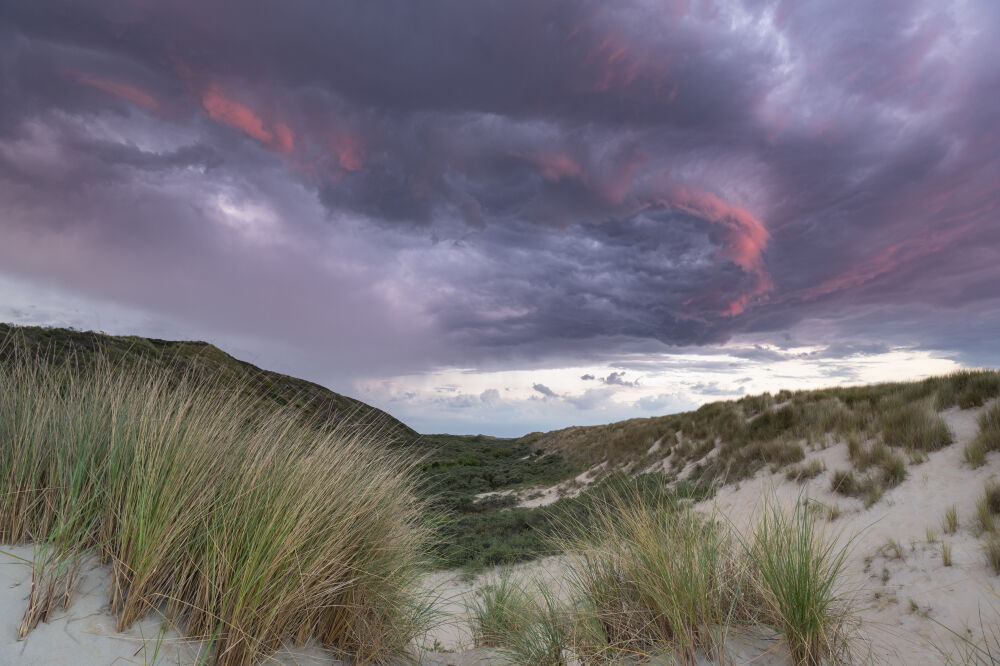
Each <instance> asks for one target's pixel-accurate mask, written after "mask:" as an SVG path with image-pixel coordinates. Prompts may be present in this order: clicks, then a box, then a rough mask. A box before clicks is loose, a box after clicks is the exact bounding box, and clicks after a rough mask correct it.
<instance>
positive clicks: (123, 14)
mask: <svg viewBox="0 0 1000 666" xmlns="http://www.w3.org/2000/svg"><path fill="white" fill-rule="evenodd" d="M998 29H1000V10H998V9H997V5H996V3H992V2H988V1H987V0H978V1H977V0H968V1H965V2H960V3H948V4H947V6H945V5H944V4H943V3H938V2H932V1H931V0H893V1H892V2H889V3H880V6H879V7H878V8H876V7H875V6H874V5H873V4H872V3H868V2H862V1H860V0H858V1H856V2H845V3H835V4H833V5H829V6H823V4H822V3H792V2H786V1H782V2H769V1H764V0H742V1H741V0H730V1H719V2H699V1H698V0H683V1H676V2H674V1H667V2H655V3H654V2H647V1H640V0H635V1H629V2H619V3H608V2H604V1H596V0H595V1H593V2H560V1H556V2H545V3H541V2H537V1H535V0H513V1H511V0H506V1H503V2H477V3H469V2H461V1H453V2H445V1H439V2H428V3H419V4H415V3H412V2H405V1H402V0H400V1H397V2H365V3H353V4H349V5H346V6H345V5H343V4H339V3H338V4H332V3H327V2H318V1H317V2H299V3H294V4H289V3H278V2H272V1H269V0H259V1H255V2H248V3H240V4H239V5H238V6H237V5H233V4H230V3H215V2H195V1H193V0H181V1H179V2H170V3H161V2H153V1H152V0H128V1H126V0H121V1H118V0H94V1H92V2H87V3H77V2H58V1H57V2H48V3H17V2H0V97H2V99H3V103H2V104H0V232H2V234H3V243H0V272H3V273H4V274H6V275H7V276H8V277H10V278H11V279H17V280H22V281H24V282H26V283H29V284H33V285H47V286H54V287H58V288H62V289H68V290H72V291H73V292H74V293H78V294H80V295H81V296H83V297H86V298H91V299H98V300H102V301H106V302H109V303H113V304H116V307H117V306H121V307H126V308H134V309H136V310H142V311H143V312H153V313H156V314H157V316H158V317H162V318H163V319H165V320H169V321H173V322H183V324H177V325H178V326H180V327H181V328H184V327H187V330H193V331H197V332H199V333H201V334H202V335H203V336H209V335H211V336H216V337H218V338H220V339H237V338H239V339H242V340H256V342H255V343H252V344H251V346H254V345H256V348H257V349H264V348H269V349H280V350H282V351H280V352H274V355H275V357H276V358H277V359H278V360H279V364H280V363H284V365H285V366H287V367H289V368H294V369H296V370H297V371H299V372H304V373H305V374H310V375H312V376H313V377H316V378H321V379H322V378H325V379H327V380H328V381H329V382H333V383H335V384H337V385H338V387H340V388H343V385H344V384H345V383H350V382H352V381H355V380H357V378H359V377H362V376H365V377H370V376H389V375H398V374H404V373H419V372H427V371H429V370H432V369H435V368H442V367H462V368H480V369H484V368H485V369H488V368H494V367H496V366H498V365H502V364H510V363H518V364H521V365H522V366H530V365H532V364H535V365H538V364H542V365H545V364H548V365H549V366H551V367H555V366H556V365H560V364H561V366H562V367H568V366H571V365H579V360H580V359H593V358H598V357H600V358H605V357H608V358H610V357H621V356H622V355H628V354H637V353H639V354H642V353H656V354H660V353H664V352H667V351H669V350H670V349H677V348H678V347H679V346H680V347H689V346H695V347H698V346H702V347H713V346H718V345H725V344H727V343H729V342H730V341H733V340H737V339H744V338H748V337H749V338H753V339H755V340H757V339H760V340H774V341H778V342H779V343H780V341H781V340H783V339H784V337H785V336H788V335H791V333H790V332H792V331H794V332H795V335H797V336H803V335H805V336H807V337H808V338H809V339H801V338H800V339H799V340H798V342H800V343H810V344H812V343H816V342H823V343H828V344H833V343H834V342H841V343H849V344H858V345H863V344H867V343H870V342H871V341H878V342H880V343H884V344H896V345H905V346H910V347H922V348H931V349H947V350H950V351H952V352H954V353H956V354H958V355H959V356H960V357H961V358H962V359H963V360H964V361H965V362H969V363H997V362H998V361H1000V359H998V358H997V353H996V351H995V350H993V349H992V348H991V345H990V344H989V340H990V333H989V331H994V330H995V328H994V326H995V325H996V324H997V323H1000V303H998V297H1000V289H998V288H997V285H998V284H1000V261H998V258H1000V257H998V252H1000V209H998V204H1000V160H998V159H997V158H996V155H998V154H1000V125H998V123H997V119H998V118H1000V43H998V42H997V41H996V39H995V38H994V36H995V34H996V31H997V30H998ZM956 321H961V322H962V323H963V326H962V327H961V329H960V330H958V329H957V328H956V326H955V322H956ZM992 339H993V340H995V334H994V335H993V338H992ZM281 359H284V360H283V361H282V360H281ZM618 367H620V366H618V365H614V366H613V367H611V366H609V369H608V370H607V372H604V374H603V375H600V376H598V375H595V377H597V379H595V380H594V383H595V385H594V386H593V387H592V390H611V389H612V388H621V387H623V386H626V385H627V384H628V382H633V381H635V378H634V377H633V376H632V375H629V376H625V375H619V374H617V373H618V372H620V371H621V370H614V368H618ZM608 372H611V374H608ZM601 377H603V379H601ZM601 382H603V384H601V386H597V385H596V384H598V383H601ZM534 383H536V384H537V386H536V387H535V393H536V394H537V395H538V397H539V398H545V397H549V398H552V399H554V398H555V397H556V396H555V392H554V391H553V389H551V388H548V387H547V386H546V385H545V384H544V383H541V382H534ZM584 383H585V382H583V381H581V387H583V384H584ZM526 386H527V388H528V389H530V388H531V383H529V384H527V385H526ZM539 386H541V387H542V388H545V389H546V390H548V391H550V392H553V396H547V395H544V394H545V391H542V390H541V389H539V388H538V387H539ZM484 390H485V389H484ZM582 390H584V389H583V388H581V391H582ZM583 395H584V394H583V393H581V394H580V396H581V398H580V399H582V396H583ZM594 395H597V394H591V396H592V397H593V396H594ZM474 397H475V398H476V400H479V396H478V395H476V396H474ZM647 398H648V399H649V400H650V401H653V397H649V396H647ZM499 401H500V396H495V395H493V394H490V395H489V396H488V397H486V398H483V399H482V400H480V401H479V403H477V404H479V405H484V406H487V407H488V406H489V405H496V404H498V403H499ZM649 404H653V402H650V403H649ZM664 404H666V403H664Z"/></svg>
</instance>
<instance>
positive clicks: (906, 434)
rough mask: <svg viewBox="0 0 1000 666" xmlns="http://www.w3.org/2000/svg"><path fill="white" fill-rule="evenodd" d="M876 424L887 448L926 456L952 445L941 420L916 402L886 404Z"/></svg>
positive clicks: (949, 435) (948, 432) (926, 407)
mask: <svg viewBox="0 0 1000 666" xmlns="http://www.w3.org/2000/svg"><path fill="white" fill-rule="evenodd" d="M879 421H880V425H881V426H882V437H883V439H884V440H885V443H886V444H888V445H889V446H898V447H901V448H904V449H907V450H917V451H923V452H925V453H926V452H928V451H937V450H938V449H940V448H943V447H945V446H947V445H949V444H951V442H952V436H951V431H949V430H948V426H947V424H945V422H944V420H943V419H942V418H941V417H940V416H938V415H937V414H936V413H935V412H933V411H932V410H931V409H930V408H929V407H928V406H926V405H924V404H922V403H919V402H916V403H914V402H908V403H897V404H888V405H885V406H884V407H883V408H882V412H881V414H880V416H879Z"/></svg>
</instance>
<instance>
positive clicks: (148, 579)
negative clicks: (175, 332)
mask: <svg viewBox="0 0 1000 666" xmlns="http://www.w3.org/2000/svg"><path fill="white" fill-rule="evenodd" d="M7 344H8V345H9V346H7V347H6V348H4V349H3V350H2V351H3V352H4V353H3V354H0V356H3V357H4V358H3V360H4V362H3V363H0V385H2V386H3V391H2V392H0V542H4V543H21V542H34V543H35V544H36V545H37V548H36V557H35V562H34V570H33V578H34V582H35V583H36V584H35V586H34V590H33V591H32V594H31V596H30V598H29V601H28V607H27V609H26V612H25V616H24V619H23V622H22V624H21V626H20V628H19V633H20V635H24V634H25V633H27V632H28V631H30V630H31V628H32V627H33V626H34V625H35V624H36V623H37V622H38V621H40V620H43V619H44V618H45V617H46V616H47V615H48V614H49V613H50V612H52V611H53V610H55V609H57V608H61V607H63V606H65V605H66V604H67V603H68V602H69V598H70V596H71V594H72V590H73V584H74V582H75V579H76V577H75V572H76V567H77V563H78V562H79V561H80V560H81V558H82V557H84V556H86V555H87V554H89V553H96V554H97V555H98V556H100V557H101V558H102V559H104V560H106V561H109V562H110V564H111V571H112V584H111V590H110V604H111V609H112V611H113V612H114V613H115V614H117V616H118V626H119V628H120V629H124V628H126V627H128V626H129V625H131V624H132V623H133V622H135V621H136V620H139V619H141V618H143V617H144V616H146V615H147V614H148V613H149V612H150V611H151V610H154V609H160V608H163V609H164V610H165V614H166V617H167V619H168V621H170V622H172V623H176V624H177V625H178V626H180V627H182V628H184V630H185V631H186V633H187V635H189V636H191V637H195V638H208V637H212V639H213V646H214V648H215V655H214V661H215V663H217V664H246V663H251V662H255V661H259V660H261V659H265V658H266V657H267V656H268V655H269V654H271V653H272V652H273V651H274V650H275V649H277V647H278V646H279V645H280V644H282V643H284V642H288V643H292V644H298V643H301V642H303V641H306V640H308V639H315V640H317V641H318V642H319V643H321V644H323V645H326V646H328V647H330V648H332V649H333V650H335V651H338V652H340V653H342V654H344V655H345V656H350V657H352V658H354V659H357V660H360V661H366V660H367V661H372V660H379V659H386V658H388V657H389V656H391V655H392V654H395V653H397V652H399V651H401V650H403V649H404V648H405V647H406V646H407V645H408V644H409V642H410V640H411V639H412V638H413V636H415V635H417V634H418V633H419V632H420V631H421V630H422V627H423V624H424V622H425V621H426V620H427V613H426V609H425V607H424V606H423V605H422V604H421V603H420V602H419V601H418V599H417V597H416V593H415V589H416V583H417V576H418V575H419V574H420V572H421V570H422V567H423V556H422V554H421V553H422V552H423V551H424V546H425V543H426V537H427V532H426V530H425V528H424V527H423V526H422V525H423V523H424V517H423V516H424V506H423V504H422V503H421V502H420V501H418V500H417V499H415V497H414V496H413V495H412V493H411V491H410V488H411V487H412V486H413V485H414V484H413V471H414V465H415V464H416V463H415V462H414V461H413V458H412V457H407V458H404V457H403V456H402V455H401V454H395V453H392V452H391V451H390V450H388V449H387V448H385V447H384V446H383V445H382V444H381V443H380V440H379V438H378V433H376V432H373V431H370V430H368V431H365V430H361V429H352V430H343V429H342V430H336V429H333V430H331V429H330V428H327V427H325V426H324V425H323V424H321V423H317V422H313V421H306V420H304V419H303V418H302V417H301V416H300V413H301V412H296V411H293V409H294V408H293V407H287V408H282V407H277V406H275V405H274V403H266V404H265V403H264V402H262V401H261V399H260V398H259V397H258V396H257V395H256V394H255V392H254V390H253V389H254V387H251V386H250V384H251V383H252V381H253V377H249V376H248V377H246V378H244V379H243V380H240V381H221V380H220V379H219V376H218V375H215V374H212V373H211V372H208V371H204V372H199V371H195V370H187V371H184V372H175V371H173V370H172V369H170V368H166V369H165V368H164V367H163V366H161V365H154V364H152V363H150V362H145V361H142V360H138V361H135V360H133V361H130V362H124V361H122V362H118V363H112V362H111V361H109V360H108V359H107V358H105V357H102V356H100V354H95V355H94V356H93V357H91V358H88V363H87V365H86V366H81V365H78V364H76V363H74V362H73V359H72V358H70V359H69V360H68V361H66V362H65V363H58V364H53V363H51V362H49V361H47V360H42V359H41V358H39V357H37V356H34V355H33V354H30V353H28V352H26V351H24V350H23V349H21V348H18V347H16V346H10V345H16V343H15V342H11V341H8V342H7Z"/></svg>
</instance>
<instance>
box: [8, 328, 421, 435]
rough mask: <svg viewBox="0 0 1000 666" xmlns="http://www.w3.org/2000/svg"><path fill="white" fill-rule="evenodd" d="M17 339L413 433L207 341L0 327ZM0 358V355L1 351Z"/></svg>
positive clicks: (66, 355)
mask: <svg viewBox="0 0 1000 666" xmlns="http://www.w3.org/2000/svg"><path fill="white" fill-rule="evenodd" d="M15 338H16V339H17V340H18V341H19V342H21V343H23V344H24V346H25V347H26V348H28V349H32V350H34V351H36V352H38V353H41V354H42V355H44V356H46V357H49V358H51V359H52V360H54V361H56V362H61V361H65V360H68V359H74V360H75V361H76V362H77V363H79V364H81V365H82V366H84V367H86V366H87V365H89V364H91V363H92V362H93V359H94V358H95V357H96V355H97V353H98V352H100V353H101V354H103V355H104V356H105V357H107V359H108V360H110V361H111V362H113V363H124V364H126V365H133V364H135V363H136V362H138V361H150V362H153V363H156V364H157V365H161V366H164V367H168V368H170V369H171V370H172V371H173V372H175V373H176V374H177V375H180V374H182V373H184V372H185V371H192V370H198V371H202V372H207V373H209V374H211V375H214V376H216V377H217V378H218V379H219V380H220V381H222V382H239V383H241V384H244V383H245V384H247V386H248V388H249V389H250V390H252V391H253V392H254V393H256V394H257V395H258V396H259V397H260V398H261V399H263V400H264V401H265V402H266V403H271V404H273V405H274V406H275V407H286V406H290V407H294V408H296V409H298V410H299V411H300V412H301V413H302V414H304V415H305V416H307V417H308V418H310V419H315V420H317V421H319V422H321V423H327V424H341V423H345V422H347V423H353V424H357V425H359V426H372V425H375V426H378V427H379V428H381V429H382V430H383V431H384V432H385V434H386V435H387V436H388V437H389V438H391V439H412V438H414V437H415V436H416V434H417V433H416V432H415V431H413V430H412V429H411V428H409V427H407V426H406V425H404V424H403V423H402V422H400V421H398V420H397V419H395V418H393V417H392V416H390V415H389V414H387V413H385V412H383V411H382V410H380V409H376V408H375V407H372V406H371V405H367V404H365V403H363V402H361V401H360V400H355V399H354V398H349V397H347V396H345V395H341V394H339V393H334V392H333V391H331V390H329V389H327V388H324V387H323V386H320V385H319V384H314V383H313V382H309V381H306V380H304V379H298V378H296V377H289V376H288V375H283V374H281V373H278V372H272V371H270V370H263V369H261V368H258V367H257V366H255V365H253V364H251V363H247V362H246V361H241V360H239V359H237V358H233V357H232V356H230V355H229V354H227V353H225V352H224V351H222V350H221V349H219V348H218V347H215V346H213V345H211V344H209V343H207V342H198V341H171V340H157V339H155V338H143V337H139V336H135V335H129V336H115V335H106V334H104V333H94V332H83V331H76V330H72V329H66V328H43V327H38V326H16V327H15V326H11V325H9V324H0V341H2V340H5V339H9V340H13V339H15ZM7 347H8V348H9V347H10V345H9V344H8V345H7ZM0 355H3V350H2V349H0Z"/></svg>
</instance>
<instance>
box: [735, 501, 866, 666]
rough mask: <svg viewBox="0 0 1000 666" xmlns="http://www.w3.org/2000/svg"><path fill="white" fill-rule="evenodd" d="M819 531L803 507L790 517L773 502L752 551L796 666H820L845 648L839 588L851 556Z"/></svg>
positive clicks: (844, 615)
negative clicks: (840, 578)
mask: <svg viewBox="0 0 1000 666" xmlns="http://www.w3.org/2000/svg"><path fill="white" fill-rule="evenodd" d="M847 552H848V551H847V547H839V546H837V545H836V542H835V541H834V540H832V539H825V538H824V537H823V536H822V535H821V534H820V533H819V531H818V530H817V528H816V523H815V518H814V515H813V513H812V512H810V511H808V510H807V508H806V507H805V506H803V504H802V503H801V502H798V503H796V506H795V509H794V510H792V511H791V512H790V513H789V512H787V511H785V510H783V509H782V508H781V507H780V506H779V505H778V504H777V502H776V501H775V500H773V499H772V500H770V502H769V504H768V505H767V506H766V507H765V509H764V512H763V515H762V517H761V520H760V521H759V523H758V525H757V529H756V532H755V533H754V535H753V539H752V545H751V547H750V553H751V557H752V559H753V561H754V563H755V564H756V566H757V569H758V571H759V578H758V579H757V580H758V581H759V584H760V586H761V588H762V592H763V594H764V598H765V599H766V600H767V602H768V603H769V605H770V607H771V609H772V611H773V617H774V618H775V621H776V624H777V628H778V629H779V631H780V632H781V634H782V635H783V636H784V638H785V641H786V643H787V644H788V646H789V649H790V650H791V653H792V658H793V660H794V661H795V663H797V664H809V665H814V664H821V663H826V662H827V660H828V659H830V658H831V657H833V656H834V655H837V654H838V653H839V652H840V650H841V649H842V647H843V646H844V641H845V635H844V627H845V620H846V612H845V610H844V608H843V607H842V603H841V599H840V597H839V590H838V589H837V583H838V579H839V576H840V574H841V572H842V571H843V569H844V563H845V560H846V557H847Z"/></svg>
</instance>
